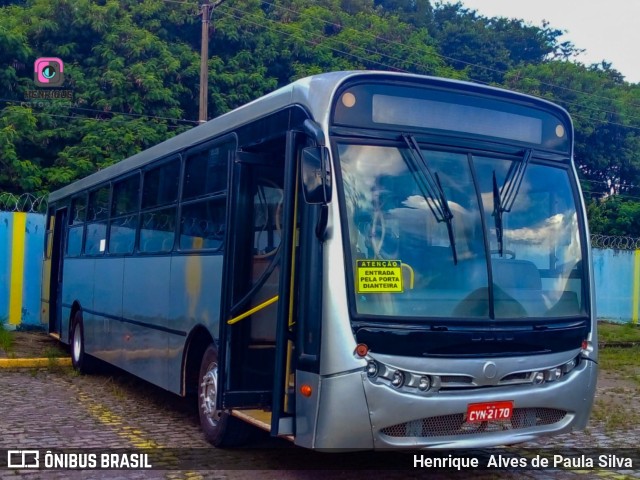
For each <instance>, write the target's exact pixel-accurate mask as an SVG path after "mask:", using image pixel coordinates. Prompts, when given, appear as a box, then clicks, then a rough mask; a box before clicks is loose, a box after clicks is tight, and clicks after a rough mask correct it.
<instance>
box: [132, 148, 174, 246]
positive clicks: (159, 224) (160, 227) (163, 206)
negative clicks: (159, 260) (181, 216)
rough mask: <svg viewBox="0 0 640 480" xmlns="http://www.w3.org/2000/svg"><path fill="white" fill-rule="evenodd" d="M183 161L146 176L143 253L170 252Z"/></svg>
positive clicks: (141, 238)
mask: <svg viewBox="0 0 640 480" xmlns="http://www.w3.org/2000/svg"><path fill="white" fill-rule="evenodd" d="M179 178H180V158H174V159H173V160H171V161H169V162H167V163H164V164H163V165H160V166H159V167H156V168H154V169H152V170H149V171H147V172H145V173H144V177H143V186H142V215H141V218H140V251H141V252H143V253H158V252H170V251H171V250H172V249H173V243H174V238H175V232H176V217H177V202H178V183H179Z"/></svg>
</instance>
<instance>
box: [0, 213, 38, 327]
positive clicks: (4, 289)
mask: <svg viewBox="0 0 640 480" xmlns="http://www.w3.org/2000/svg"><path fill="white" fill-rule="evenodd" d="M15 215H16V214H15V213H13V212H0V320H3V321H5V322H8V321H9V306H10V299H11V288H10V286H11V279H12V276H14V278H15V276H16V275H19V276H20V278H21V281H20V283H21V284H22V298H21V305H20V306H19V307H20V318H19V319H17V321H16V322H14V323H17V324H20V325H23V326H38V327H39V326H41V323H40V285H41V281H42V257H43V251H44V236H45V225H44V222H45V217H44V215H41V214H38V213H28V214H26V223H25V226H24V229H25V231H24V233H23V234H22V232H21V235H19V236H20V237H21V238H23V239H24V240H23V245H22V248H23V249H24V261H23V262H22V264H20V265H14V271H12V261H11V260H12V254H13V252H14V245H13V239H14V238H15V237H14V231H13V230H14V224H15V222H14V219H15Z"/></svg>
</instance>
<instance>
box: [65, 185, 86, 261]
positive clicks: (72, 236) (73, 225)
mask: <svg viewBox="0 0 640 480" xmlns="http://www.w3.org/2000/svg"><path fill="white" fill-rule="evenodd" d="M86 214H87V197H86V195H82V196H80V197H76V198H74V199H73V200H71V215H69V231H68V233H67V255H68V256H69V257H77V256H79V255H80V254H81V253H82V241H83V237H84V222H85V220H86Z"/></svg>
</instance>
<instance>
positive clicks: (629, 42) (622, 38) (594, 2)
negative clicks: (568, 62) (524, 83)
mask: <svg viewBox="0 0 640 480" xmlns="http://www.w3.org/2000/svg"><path fill="white" fill-rule="evenodd" d="M460 1H461V3H463V4H464V6H465V7H467V8H470V9H472V10H477V11H478V13H480V14H481V15H484V16H485V17H507V18H519V19H523V20H525V21H526V22H528V23H531V24H532V25H535V26H538V27H539V26H542V21H543V20H547V21H548V22H549V26H550V27H552V28H555V29H558V30H562V31H566V34H565V35H564V36H562V37H561V38H560V41H561V42H564V41H567V40H569V41H571V42H572V43H573V44H574V45H575V46H576V47H577V48H580V49H585V50H586V51H585V52H584V53H583V54H581V55H580V56H579V57H578V58H577V59H576V60H577V61H579V62H581V63H584V64H586V65H590V64H592V63H600V62H601V61H603V60H605V61H606V62H607V63H611V64H612V67H613V68H614V69H615V70H617V71H618V72H620V73H621V74H622V75H624V77H625V80H626V81H628V82H631V83H640V54H639V49H640V0H536V1H527V0H460ZM443 3H456V1H446V0H445V1H443Z"/></svg>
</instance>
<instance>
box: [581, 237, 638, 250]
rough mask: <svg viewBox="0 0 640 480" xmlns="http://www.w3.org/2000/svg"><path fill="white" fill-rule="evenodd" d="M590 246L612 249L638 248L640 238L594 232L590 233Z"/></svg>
mask: <svg viewBox="0 0 640 480" xmlns="http://www.w3.org/2000/svg"><path fill="white" fill-rule="evenodd" d="M591 246H592V247H593V248H604V249H606V248H611V249H613V250H640V238H637V237H622V236H616V235H597V234H594V235H591Z"/></svg>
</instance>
